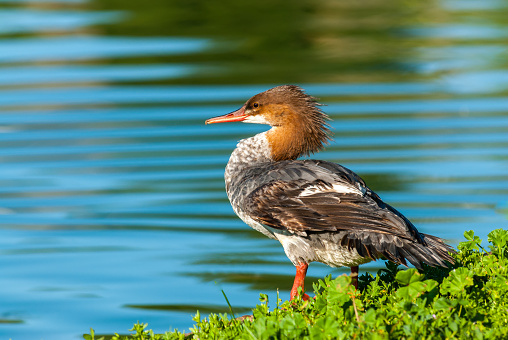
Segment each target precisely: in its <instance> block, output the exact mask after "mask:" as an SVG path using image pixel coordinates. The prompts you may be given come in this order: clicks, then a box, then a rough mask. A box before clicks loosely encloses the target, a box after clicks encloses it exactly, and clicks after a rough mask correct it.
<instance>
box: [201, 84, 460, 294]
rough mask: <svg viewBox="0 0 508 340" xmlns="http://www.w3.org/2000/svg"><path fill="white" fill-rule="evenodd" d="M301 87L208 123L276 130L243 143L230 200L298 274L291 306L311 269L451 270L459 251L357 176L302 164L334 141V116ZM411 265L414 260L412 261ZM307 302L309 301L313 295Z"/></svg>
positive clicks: (316, 163) (229, 174) (228, 176)
mask: <svg viewBox="0 0 508 340" xmlns="http://www.w3.org/2000/svg"><path fill="white" fill-rule="evenodd" d="M320 105H321V104H319V103H318V102H317V99H316V98H314V97H311V96H310V95H307V94H306V93H305V92H304V91H303V89H302V88H300V87H298V86H294V85H283V86H277V87H274V88H272V89H269V90H267V91H265V92H262V93H259V94H257V95H255V96H254V97H252V98H250V99H249V100H248V101H247V102H246V103H245V104H244V105H243V106H242V107H241V108H240V109H238V110H236V111H234V112H231V113H229V114H226V115H223V116H219V117H215V118H211V119H208V120H207V121H206V122H205V124H213V123H226V122H244V123H258V124H268V125H270V126H271V129H270V130H268V131H266V132H263V133H260V134H257V135H255V136H254V137H251V138H247V139H243V140H241V141H240V142H239V143H238V145H237V147H236V149H235V150H234V151H233V153H232V154H231V158H230V159H229V162H228V164H227V166H226V171H225V176H224V177H225V182H226V191H227V195H228V198H229V200H230V202H231V205H232V207H233V210H234V211H235V213H236V214H237V215H238V216H239V217H240V218H241V219H242V220H243V221H244V222H245V223H247V224H248V225H249V226H251V227H252V228H254V229H255V230H257V231H259V232H261V233H263V234H264V235H266V236H268V237H270V238H272V239H275V240H278V241H279V242H280V243H281V244H282V247H283V248H284V251H285V253H286V255H287V257H288V258H289V259H290V260H291V262H292V263H293V265H295V267H296V276H295V280H294V284H293V287H292V289H291V300H292V299H294V298H295V297H296V296H297V295H298V288H299V287H301V289H302V292H303V289H304V279H305V275H306V273H307V268H308V265H309V263H310V262H313V261H316V262H322V263H324V264H327V265H329V266H331V267H342V266H347V267H351V272H352V281H353V283H354V284H355V287H356V288H358V281H357V276H358V265H360V264H364V263H367V262H369V261H372V260H377V259H379V258H386V259H388V260H390V261H392V262H395V263H397V264H402V265H405V266H407V261H409V262H410V263H411V264H412V265H413V266H415V267H416V268H418V269H422V263H426V264H427V265H429V266H442V267H446V266H447V262H448V263H453V262H454V260H453V258H452V257H451V256H450V254H449V252H453V249H452V248H451V247H450V246H448V245H447V244H445V243H444V242H443V241H442V240H441V239H440V238H438V237H435V236H432V235H427V234H423V233H420V232H418V230H417V229H416V227H415V226H414V225H413V224H412V223H411V222H410V221H409V220H408V219H407V218H406V217H404V215H402V214H401V213H400V212H398V211H397V210H395V209H394V208H393V207H391V206H390V205H388V204H386V203H384V202H383V201H382V200H381V198H379V196H378V195H377V194H376V193H375V192H373V191H372V190H371V189H369V187H367V185H366V184H365V182H364V181H363V180H362V179H361V178H360V177H359V176H358V175H357V174H355V173H354V172H353V171H351V170H349V169H347V168H345V167H343V166H341V165H338V164H335V163H331V162H327V161H321V160H312V159H306V160H297V158H299V157H300V156H304V155H310V154H312V153H314V152H317V151H319V150H321V149H323V147H324V144H328V142H329V141H330V140H331V136H330V130H329V125H328V124H327V121H328V120H329V117H328V116H327V115H326V114H325V113H324V112H323V111H322V110H321V109H320V107H319V106H320ZM406 260H407V261H406ZM303 298H304V299H308V296H307V295H306V294H304V295H303Z"/></svg>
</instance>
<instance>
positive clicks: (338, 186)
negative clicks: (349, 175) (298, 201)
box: [298, 183, 365, 197]
mask: <svg viewBox="0 0 508 340" xmlns="http://www.w3.org/2000/svg"><path fill="white" fill-rule="evenodd" d="M319 192H336V193H338V194H355V195H361V196H363V195H364V194H365V188H363V187H360V188H358V187H353V186H351V185H345V184H343V183H335V184H333V186H332V187H331V188H323V187H322V186H317V185H316V186H312V187H308V188H306V189H305V190H304V191H302V192H301V193H300V195H298V196H299V197H305V196H310V195H314V194H317V193H319Z"/></svg>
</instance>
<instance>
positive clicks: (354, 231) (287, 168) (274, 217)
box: [232, 160, 453, 268]
mask: <svg viewBox="0 0 508 340" xmlns="http://www.w3.org/2000/svg"><path fill="white" fill-rule="evenodd" d="M242 178H243V179H245V180H242V179H239V183H236V185H235V186H232V187H237V185H240V186H241V187H242V189H237V190H241V195H236V197H237V199H239V200H242V202H241V203H242V204H241V206H242V207H244V209H245V212H246V213H247V214H249V216H251V217H252V218H254V219H255V220H256V221H258V222H260V223H262V224H264V225H266V226H269V227H272V228H274V229H278V230H281V231H283V232H289V233H292V234H296V235H300V236H302V237H305V236H307V235H309V234H312V233H330V232H333V233H337V234H340V235H341V244H342V245H343V246H346V247H348V248H350V249H352V248H354V249H356V250H357V251H358V253H359V254H360V255H362V256H365V257H369V258H372V259H377V258H379V257H382V256H383V257H386V258H388V259H389V260H391V261H393V262H396V263H400V264H404V265H406V259H407V260H408V261H409V262H410V263H412V264H413V265H415V266H416V267H417V268H420V267H421V262H425V263H427V264H429V265H433V266H436V265H439V266H444V265H445V262H444V261H448V262H453V259H452V258H451V257H450V256H449V255H448V252H449V251H452V250H451V248H450V247H449V246H447V245H446V244H444V243H443V242H442V241H441V240H440V239H439V238H437V237H434V236H430V235H424V234H421V233H419V232H418V230H417V229H416V227H415V226H414V225H413V224H412V223H411V222H410V221H409V220H408V219H407V218H406V217H404V216H403V215H402V214H401V213H400V212H398V211H397V210H395V209H394V208H393V207H391V206H390V205H388V204H386V203H384V202H383V201H382V200H381V199H380V198H379V196H378V195H377V194H376V193H374V192H373V191H372V190H370V189H369V188H368V187H367V186H366V185H365V182H364V181H363V180H362V179H361V178H360V177H359V176H358V175H356V174H355V173H354V172H352V171H351V170H349V169H347V168H345V167H342V166H340V165H338V164H335V163H330V162H324V161H314V160H305V161H284V162H277V163H269V164H266V165H265V166H264V167H259V166H257V167H256V168H252V169H248V170H247V171H245V172H244V176H242ZM247 179H248V180H247ZM242 182H243V183H242ZM242 184H243V185H242ZM334 185H335V186H338V187H340V188H343V189H344V192H341V190H339V191H337V190H334V188H333V186H334ZM309 188H313V191H308V190H307V189H309ZM306 190H307V192H306V194H305V195H302V193H303V192H305V191H306ZM233 197H235V195H234V196H233ZM238 203H240V202H238Z"/></svg>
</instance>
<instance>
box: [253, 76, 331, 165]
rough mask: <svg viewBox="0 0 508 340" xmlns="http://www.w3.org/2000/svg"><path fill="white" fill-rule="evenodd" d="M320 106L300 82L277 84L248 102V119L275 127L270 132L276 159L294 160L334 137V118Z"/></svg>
mask: <svg viewBox="0 0 508 340" xmlns="http://www.w3.org/2000/svg"><path fill="white" fill-rule="evenodd" d="M319 106H321V104H319V103H318V102H317V99H316V98H314V97H312V96H309V95H308V94H306V93H305V92H304V91H303V89H302V88H300V87H299V86H296V85H282V86H277V87H274V88H272V89H269V90H267V91H265V92H262V93H259V94H257V95H255V96H254V97H252V98H251V99H249V100H248V101H247V103H245V113H246V114H248V115H249V117H248V118H247V119H245V121H246V122H252V123H265V124H269V125H271V126H272V127H274V128H273V129H271V130H270V131H269V132H268V133H267V138H268V141H269V144H270V147H271V151H272V159H273V160H274V161H280V160H292V159H296V158H298V157H300V156H303V155H310V154H312V153H314V152H318V151H320V150H321V149H323V147H324V145H325V144H328V141H329V140H331V132H330V129H329V125H328V124H327V121H329V120H330V118H329V117H328V115H326V114H325V113H324V112H323V111H322V110H321V109H320V107H319Z"/></svg>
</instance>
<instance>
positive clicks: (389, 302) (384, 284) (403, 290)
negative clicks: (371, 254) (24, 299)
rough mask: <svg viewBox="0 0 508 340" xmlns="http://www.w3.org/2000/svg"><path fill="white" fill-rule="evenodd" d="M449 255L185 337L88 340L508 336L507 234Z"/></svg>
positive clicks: (201, 325) (198, 326)
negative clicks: (443, 263) (439, 262)
mask: <svg viewBox="0 0 508 340" xmlns="http://www.w3.org/2000/svg"><path fill="white" fill-rule="evenodd" d="M464 236H465V238H466V241H464V242H462V243H460V244H459V246H458V253H457V254H454V258H455V259H456V261H457V263H456V264H455V265H454V266H453V267H451V268H431V267H425V268H424V270H423V272H422V273H419V272H418V271H416V270H415V269H407V270H400V268H397V266H395V265H394V264H392V263H389V262H387V263H386V269H382V270H380V271H378V273H377V274H376V275H375V276H374V275H371V274H365V275H362V276H361V277H360V281H359V290H355V289H354V288H353V287H352V286H351V284H350V283H351V280H350V278H349V277H347V276H340V277H338V278H336V279H335V280H332V279H330V278H325V279H324V280H321V281H319V283H318V284H315V285H314V292H315V294H316V298H315V299H311V300H310V301H302V300H298V301H296V302H287V301H286V302H284V303H282V302H280V301H277V302H274V303H273V305H276V306H275V308H273V309H270V308H269V307H268V299H267V297H266V295H263V294H261V299H260V304H258V305H257V306H256V308H255V309H254V310H253V318H252V319H250V318H248V319H245V320H242V321H241V320H237V319H235V317H234V316H233V315H232V313H231V314H230V315H227V314H210V315H208V316H206V317H205V318H202V316H201V315H200V314H199V312H198V313H197V315H196V316H195V318H194V321H195V325H194V327H193V329H192V330H191V332H192V334H187V335H184V334H183V333H179V332H173V333H170V332H168V333H165V334H154V333H153V332H152V331H150V330H146V325H143V324H137V325H134V328H133V329H132V330H131V331H132V332H133V334H131V335H122V336H120V335H114V336H104V337H103V336H97V335H94V334H93V331H92V332H91V334H85V335H84V338H85V339H87V340H92V339H93V340H98V339H101V338H103V339H114V340H124V339H129V340H142V339H143V340H155V339H157V340H162V339H184V338H195V339H198V338H199V339H268V338H272V339H297V338H298V339H300V338H302V339H436V338H438V339H456V338H457V339H458V338H460V339H502V338H506V337H507V336H508V259H507V258H508V231H506V230H502V229H497V230H494V231H492V232H491V233H490V234H489V235H488V242H489V245H488V246H486V247H485V248H484V247H483V246H482V245H481V240H480V239H479V238H478V236H475V235H474V233H473V231H468V232H466V233H465V234H464Z"/></svg>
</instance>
